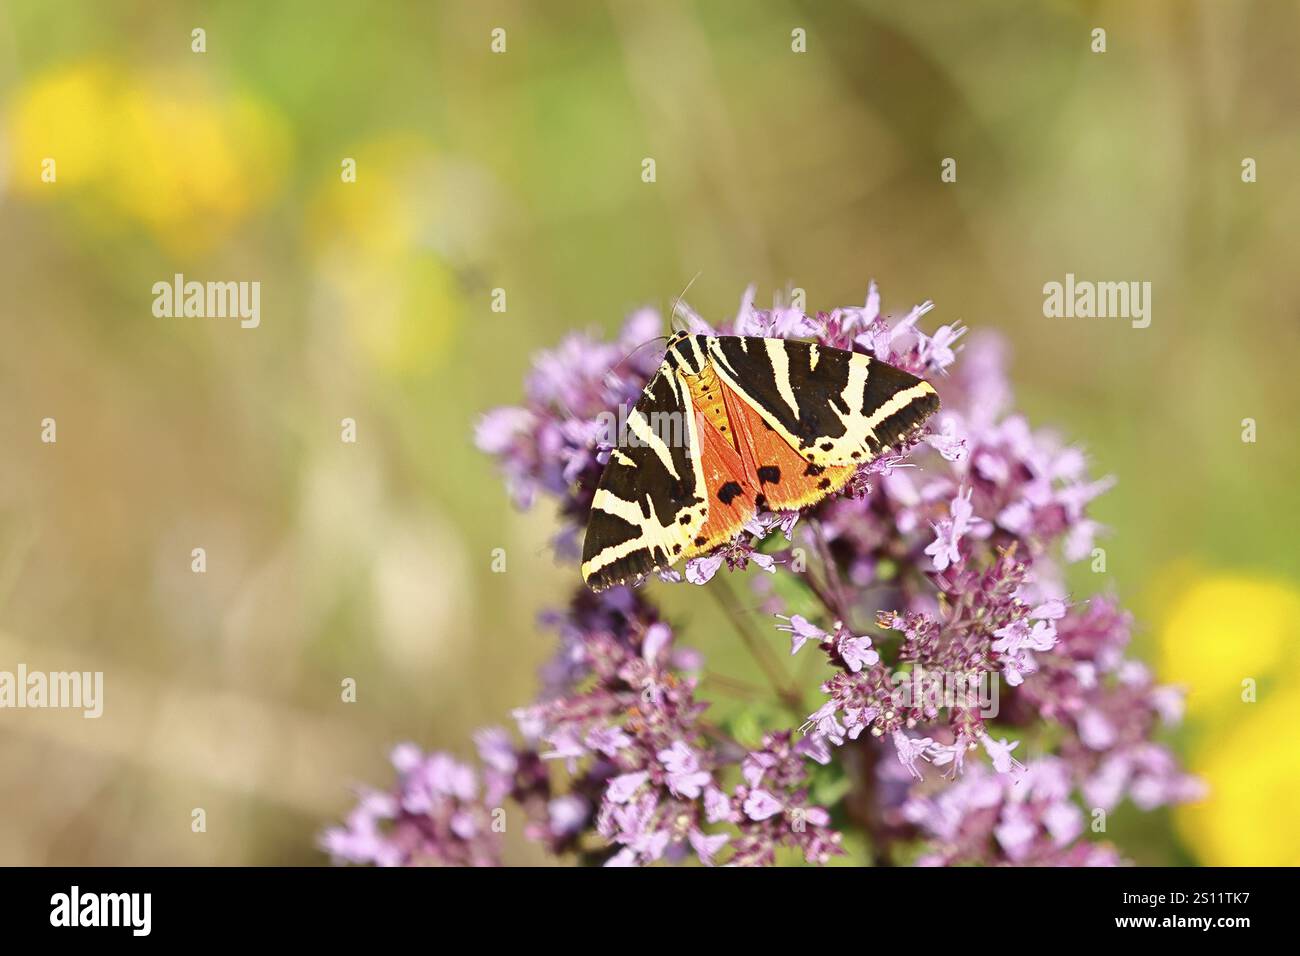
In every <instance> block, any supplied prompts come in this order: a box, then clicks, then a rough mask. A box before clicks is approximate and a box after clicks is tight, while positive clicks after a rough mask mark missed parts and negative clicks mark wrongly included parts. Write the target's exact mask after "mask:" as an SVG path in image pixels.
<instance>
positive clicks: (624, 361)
mask: <svg viewBox="0 0 1300 956" xmlns="http://www.w3.org/2000/svg"><path fill="white" fill-rule="evenodd" d="M667 340H668V336H666V335H656V336H655V337H654V338H652V339H646V340H645V341H644V342H642V343H641V344H640V345H638V346H637V347H636V348H634V349H633V350H632V351H630V352H628V353H627V354H626V355H624V356H623V357H622V358H621V359H619V360H618V361H617V362H615V363H614V364H613V365H612V366H610V369H609V371H608V372H606V373H605V374H606V375H613V374H614V373H615V372H617V371H618V370H619V369H621V368H622V367H623V366H624V365H625V364H627V362H628V361H630V360H631V358H632V356H634V355H636V353H637V352H640V351H641V350H642V349H643V348H645V347H646V346H647V345H649V344H650V343H651V342H666V341H667Z"/></svg>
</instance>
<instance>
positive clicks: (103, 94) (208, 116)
mask: <svg viewBox="0 0 1300 956" xmlns="http://www.w3.org/2000/svg"><path fill="white" fill-rule="evenodd" d="M7 125H8V133H9V136H8V140H9V144H10V150H11V173H12V180H13V183H14V187H15V189H16V190H17V191H18V192H19V193H20V194H23V195H26V196H28V197H29V198H40V199H60V200H64V199H66V200H67V201H69V202H70V203H71V204H72V205H73V206H74V208H76V210H77V211H78V212H80V213H81V214H83V215H84V216H86V217H87V218H90V219H98V220H102V221H107V222H108V223H109V224H113V223H114V222H117V221H124V222H127V223H135V224H138V225H140V226H143V227H144V228H145V229H146V230H148V231H149V233H150V234H151V235H152V236H153V237H154V238H155V239H156V240H157V241H158V242H159V243H160V244H162V245H164V246H165V247H167V248H168V249H170V250H172V251H191V250H202V249H205V248H208V247H210V246H211V245H213V244H214V243H217V242H220V241H221V240H222V239H224V238H226V237H227V236H229V235H230V233H231V231H232V229H233V228H234V227H235V226H236V225H237V224H238V223H240V222H241V221H243V220H244V219H245V218H246V217H247V216H248V215H249V213H250V212H251V211H253V210H254V209H256V208H257V207H259V206H260V205H262V204H263V203H265V202H266V200H267V199H268V197H270V196H271V195H273V194H274V192H275V190H276V188H277V187H278V184H279V182H280V180H281V178H282V176H283V172H284V167H285V164H286V159H287V154H288V145H287V138H286V135H285V132H284V128H283V125H282V124H281V123H280V122H279V121H278V120H277V119H276V118H274V117H273V116H272V114H271V113H270V112H269V111H268V110H267V108H266V107H265V106H263V105H262V104H260V103H259V102H257V101H255V100H253V99H250V98H248V97H245V96H242V95H240V94H235V93H224V92H218V91H215V90H213V89H212V88H211V86H210V84H209V83H208V82H207V81H205V80H203V79H202V78H200V77H198V76H196V75H194V74H191V73H188V72H181V71H170V72H149V73H144V72H137V71H133V70H129V69H127V68H125V67H122V66H119V65H117V64H114V63H109V62H103V61H90V62H83V63H78V64H74V65H72V66H68V67H64V68H62V69H59V70H57V71H55V72H53V73H49V74H46V75H44V76H42V77H39V78H37V79H36V80H34V81H33V82H31V83H30V84H28V85H27V86H25V87H23V88H22V89H20V90H19V91H18V93H17V94H16V95H15V96H14V98H13V100H12V102H11V104H10V108H9V111H8V116H7ZM48 160H53V161H54V164H55V165H54V173H55V178H54V182H53V183H51V182H48V181H47V179H48V170H47V168H46V165H47V161H48ZM43 173H46V174H47V175H46V178H43V177H42V174H43Z"/></svg>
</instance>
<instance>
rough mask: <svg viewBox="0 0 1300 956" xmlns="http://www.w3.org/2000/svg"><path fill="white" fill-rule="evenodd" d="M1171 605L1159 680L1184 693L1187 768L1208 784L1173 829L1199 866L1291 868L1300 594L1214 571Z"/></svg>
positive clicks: (1297, 821) (1298, 856)
mask: <svg viewBox="0 0 1300 956" xmlns="http://www.w3.org/2000/svg"><path fill="white" fill-rule="evenodd" d="M1171 607H1172V610H1171V612H1170V613H1169V615H1168V616H1167V617H1166V619H1165V621H1164V623H1163V625H1162V627H1161V629H1160V634H1159V644H1160V676H1161V678H1162V679H1163V680H1165V681H1167V682H1170V683H1176V684H1181V685H1183V686H1185V687H1186V688H1187V690H1188V697H1187V710H1188V716H1189V717H1190V718H1191V728H1190V729H1191V732H1192V735H1191V741H1192V742H1191V746H1190V748H1189V750H1190V752H1189V755H1188V767H1189V769H1190V770H1191V771H1192V772H1193V773H1195V774H1196V775H1198V776H1199V777H1201V778H1202V779H1203V780H1204V781H1205V783H1206V784H1207V785H1208V790H1209V792H1208V794H1207V796H1206V798H1205V799H1204V800H1202V801H1201V802H1199V803H1195V804H1189V805H1185V806H1181V807H1179V808H1178V809H1177V810H1176V811H1175V818H1176V821H1177V826H1178V831H1179V833H1180V835H1181V836H1182V838H1183V840H1184V841H1185V842H1186V844H1187V845H1188V846H1189V847H1190V848H1191V849H1192V850H1193V852H1194V853H1195V854H1196V856H1197V857H1198V858H1199V859H1200V860H1201V862H1203V863H1207V864H1212V865H1219V866H1243V865H1288V866H1295V865H1298V864H1300V818H1297V816H1296V815H1295V813H1294V811H1293V809H1292V807H1293V804H1294V802H1295V799H1296V794H1297V792H1300V754H1298V753H1297V751H1296V749H1295V744H1294V740H1293V738H1292V737H1291V728H1293V727H1295V726H1296V725H1297V721H1300V688H1296V687H1295V686H1288V685H1286V684H1284V683H1283V681H1293V680H1294V677H1295V674H1296V665H1297V663H1298V662H1300V653H1298V650H1300V592H1297V591H1296V590H1295V589H1294V588H1291V587H1288V586H1287V585H1286V584H1284V583H1281V582H1276V581H1268V580H1261V579H1255V578H1250V577H1246V576H1242V575H1233V574H1218V575H1210V576H1205V577H1201V578H1199V579H1196V580H1194V581H1192V582H1191V584H1190V585H1189V586H1187V587H1186V588H1185V589H1183V591H1182V593H1181V594H1179V595H1176V596H1175V597H1174V599H1173V601H1172V603H1171ZM1247 680H1250V681H1251V682H1253V683H1251V684H1250V685H1249V686H1250V687H1251V688H1252V690H1253V695H1254V700H1253V701H1252V700H1251V699H1250V695H1248V694H1246V693H1245V691H1246V689H1247V685H1245V684H1244V683H1243V682H1245V681H1247Z"/></svg>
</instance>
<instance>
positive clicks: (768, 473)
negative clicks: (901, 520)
mask: <svg viewBox="0 0 1300 956" xmlns="http://www.w3.org/2000/svg"><path fill="white" fill-rule="evenodd" d="M718 384H719V387H720V388H721V389H722V397H723V400H724V401H725V402H726V406H727V419H728V421H730V422H731V429H732V433H733V434H734V436H735V443H736V448H737V450H738V451H739V453H740V457H741V459H742V460H743V461H744V467H745V473H746V474H747V475H749V476H751V477H750V481H752V482H753V484H754V485H755V486H757V487H758V489H759V494H760V495H761V498H760V501H759V504H760V506H761V507H765V508H766V509H767V510H769V511H794V510H797V509H799V508H806V507H808V506H809V505H812V504H816V503H817V502H818V501H821V500H822V499H823V498H825V497H826V496H827V495H832V494H834V493H835V492H837V491H839V490H840V489H841V488H843V487H844V485H845V483H846V482H848V480H849V479H850V478H852V477H853V473H854V472H855V471H857V465H814V464H811V463H809V462H807V461H805V460H804V459H803V457H802V456H800V454H799V453H798V452H797V451H795V450H794V449H793V448H791V447H790V444H789V443H788V442H787V441H786V440H785V439H784V438H782V437H781V436H780V435H779V434H777V433H776V431H774V430H773V429H772V427H771V426H770V425H768V423H767V422H765V421H763V417H762V416H761V415H759V414H758V412H756V411H755V410H754V409H753V408H751V407H750V405H749V403H748V402H746V401H745V400H744V399H743V398H741V397H740V396H739V395H737V394H736V393H735V392H734V391H732V390H731V389H730V388H728V387H727V386H726V385H725V384H723V383H722V382H719V383H718ZM710 504H712V502H710Z"/></svg>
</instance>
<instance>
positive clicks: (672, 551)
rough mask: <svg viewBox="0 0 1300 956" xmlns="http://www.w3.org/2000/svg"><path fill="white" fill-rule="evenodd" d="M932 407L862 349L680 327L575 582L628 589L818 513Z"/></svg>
mask: <svg viewBox="0 0 1300 956" xmlns="http://www.w3.org/2000/svg"><path fill="white" fill-rule="evenodd" d="M938 408H939V396H938V395H937V394H936V393H935V390H934V388H933V387H932V386H931V385H930V384H929V383H928V382H926V381H924V380H922V379H919V378H917V377H916V376H915V375H911V374H909V373H907V372H904V371H902V370H901V369H897V368H894V367H893V366H892V365H887V364H886V363H884V362H880V361H877V360H875V359H873V358H871V357H870V356H867V355H862V354H859V353H857V352H847V351H845V350H843V349H835V348H829V347H828V346H825V345H818V344H816V343H810V342H799V341H794V340H790V339H766V338H754V337H747V336H734V335H733V336H728V335H720V336H713V335H692V334H689V333H687V332H678V333H676V334H675V335H673V336H672V338H670V339H669V340H668V346H667V350H666V352H665V353H664V360H663V364H661V365H660V366H659V369H658V371H657V372H656V373H655V375H654V377H653V378H651V380H650V382H649V384H647V385H646V387H645V390H644V392H643V394H642V396H641V398H640V399H639V400H638V401H637V403H636V406H635V408H633V409H632V411H631V412H630V413H629V414H628V415H627V420H626V426H625V427H624V428H622V429H621V430H620V435H619V438H618V441H617V443H616V445H615V447H614V448H613V450H612V451H611V452H610V456H609V461H608V463H607V464H606V465H605V470H604V473H603V474H602V475H601V478H600V483H599V485H598V486H597V488H596V494H595V497H594V498H593V500H592V503H591V514H590V517H589V518H588V521H587V535H586V539H585V541H584V542H583V548H582V577H583V580H584V581H586V583H587V586H588V587H590V588H591V589H592V590H596V591H599V590H602V589H604V588H607V587H610V586H612V585H615V584H622V583H625V582H627V581H628V580H633V579H636V578H637V577H639V576H641V575H643V574H647V573H649V572H652V571H656V570H660V569H663V568H667V567H670V566H671V565H673V564H676V563H677V562H678V561H681V560H685V559H688V558H692V557H696V556H698V555H701V554H705V553H707V552H709V551H711V550H713V549H714V548H715V547H717V546H718V545H719V544H722V543H723V542H725V541H729V540H731V539H732V538H734V537H736V536H737V535H738V534H739V533H740V532H741V530H742V529H743V527H744V525H745V523H746V522H748V521H749V520H750V519H751V518H753V517H754V515H755V514H757V513H758V512H759V511H764V510H768V511H785V510H795V509H799V508H805V507H808V506H809V505H812V504H815V503H817V502H818V501H821V500H822V499H823V498H825V497H827V496H828V495H831V494H834V493H835V492H837V491H839V490H840V489H841V488H842V487H844V485H845V483H846V482H848V480H849V479H850V478H852V477H853V475H854V473H855V472H856V471H857V469H858V467H859V466H861V465H864V464H867V463H868V462H870V461H871V460H872V459H874V458H876V457H878V456H880V455H883V454H887V453H888V452H889V451H890V449H891V448H898V447H901V446H902V445H903V444H905V443H906V441H907V439H908V437H909V435H911V434H912V433H913V432H914V431H916V430H917V429H919V428H920V426H921V425H922V424H923V423H924V422H925V420H926V419H927V418H928V417H929V416H930V415H932V414H934V413H935V412H936V411H937V410H938Z"/></svg>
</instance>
